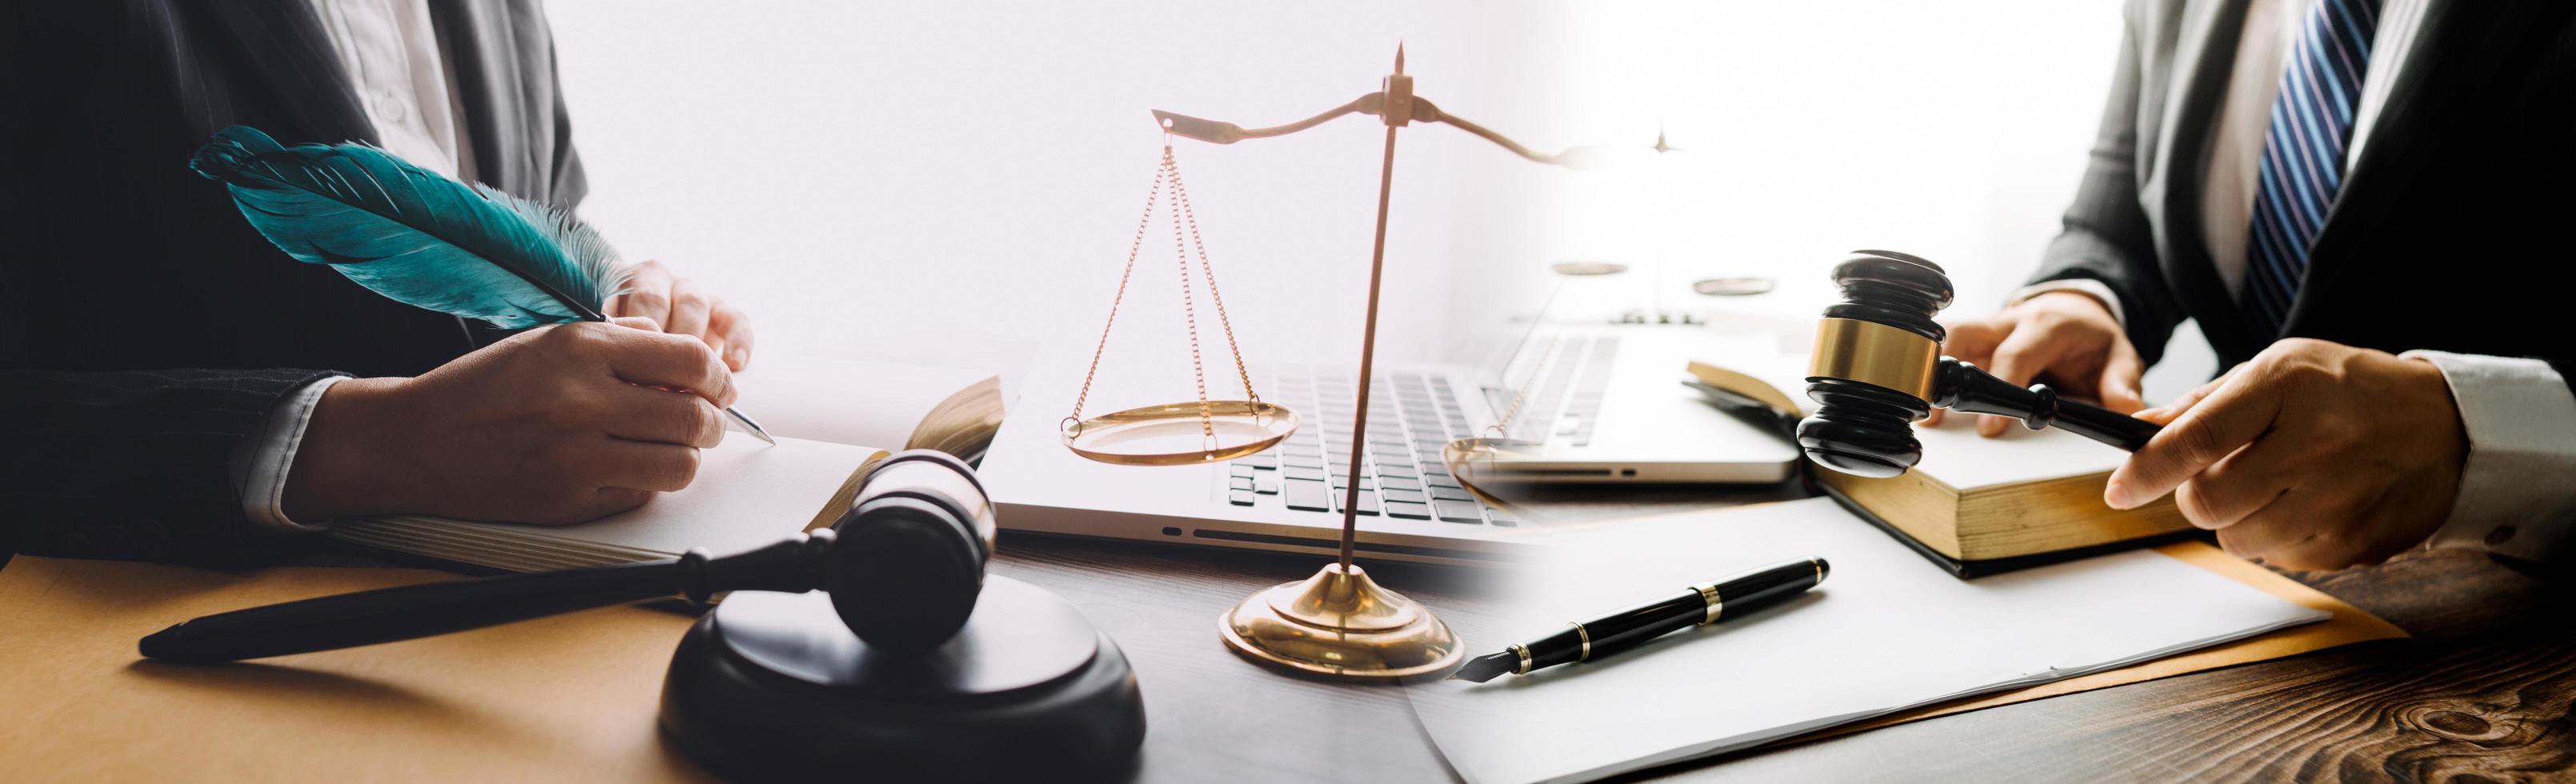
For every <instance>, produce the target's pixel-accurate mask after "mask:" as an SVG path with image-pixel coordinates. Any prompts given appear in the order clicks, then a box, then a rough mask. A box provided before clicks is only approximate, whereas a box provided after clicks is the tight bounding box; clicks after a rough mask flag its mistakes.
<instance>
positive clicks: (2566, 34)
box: [2033, 0, 2576, 378]
mask: <svg viewBox="0 0 2576 784" xmlns="http://www.w3.org/2000/svg"><path fill="white" fill-rule="evenodd" d="M2245 6H2246V0H2132V2H2130V3H2129V5H2128V8H2127V12H2126V14H2127V34H2126V36H2125V37H2124V39H2123V43H2122V45H2121V52H2120V62H2119V68H2118V70H2117V73H2116V75H2115V76H2114V77H2113V79H2112V82H2111V96H2110V105H2109V106H2108V107H2107V108H2106V109H2105V110H2104V112H2103V117H2102V129H2101V135H2100V137H2099V139H2098V140H2097V141H2096V142H2095V144H2094V148H2093V156H2092V163H2091V165H2090V167H2088V168H2087V170H2086V171H2085V174H2084V180H2083V183H2082V185H2081V187H2080V188H2079V189H2078V190H2077V192H2076V197H2075V203H2074V205H2073V206H2072V207H2071V208H2069V209H2068V210H2067V213H2066V226H2065V232H2064V233H2063V234H2062V235H2060V236H2059V237H2058V238H2057V239H2056V240H2055V241H2054V242H2053V243H2051V244H2050V245H2049V248H2048V250H2047V253H2046V255H2045V257H2044V260H2043V262H2042V265H2041V269H2040V271H2039V274H2038V275H2037V276H2035V277H2034V278H2033V281H2034V282H2038V281H2048V280H2060V279H2066V278H2091V279H2095V280H2099V281H2101V282H2102V283H2104V284H2105V285H2107V286H2109V287H2110V288H2111V290H2112V291H2113V292H2115V293H2117V294H2118V296H2119V298H2120V307H2121V309H2122V310H2123V311H2125V316H2126V317H2127V319H2128V330H2129V336H2130V339H2131V340H2132V341H2134V342H2135V343H2136V344H2137V346H2138V348H2139V350H2140V351H2142V352H2144V353H2145V355H2146V357H2147V359H2148V360H2149V361H2151V362H2152V361H2154V360H2155V359H2157V358H2158V357H2159V356H2160V355H2161V354H2162V352H2163V349H2164V345H2165V342H2166V341H2167V340H2168V339H2169V338H2171V336H2172V334H2173V330H2174V328H2175V327H2176V326H2178V325H2180V324H2181V323H2182V321H2183V320H2185V319H2194V320H2197V321H2198V322H2199V324H2200V328H2201V331H2202V332H2203V333H2204V334H2206V335H2207V336H2208V338H2209V342H2210V344H2211V345H2212V346H2213V347H2215V348H2216V349H2217V352H2218V355H2219V357H2220V359H2221V360H2222V363H2223V364H2222V365H2221V367H2226V366H2232V365H2234V364H2236V363H2238V362H2242V361H2244V360H2246V359H2248V358H2250V357H2252V356H2253V355H2254V354H2255V353H2257V352H2260V351H2261V350H2262V349H2263V347H2264V346H2267V345H2270V344H2271V342H2272V341H2273V340H2274V339H2276V338H2279V337H2284V336H2295V337H2313V338H2319V339H2324V340H2331V341H2335V342H2338V343H2344V344H2347V345H2355V346H2364V347H2370V348H2376V349H2382V350H2387V351H2404V350H2408V349H2419V348H2420V349H2439V350H2445V351H2456V352H2463V353H2474V354H2493V355H2503V356H2524V357H2537V358H2542V359H2548V360H2552V361H2554V362H2558V363H2559V369H2560V372H2561V373H2562V374H2563V375H2568V376H2570V377H2571V378H2576V373H2570V372H2568V371H2569V370H2570V367H2569V365H2568V364H2566V361H2567V360H2570V359H2576V318H2570V317H2569V316H2568V312H2569V310H2570V309H2571V308H2576V179H2571V175H2576V155H2571V154H2570V152H2571V147H2576V4H2571V3H2567V2H2563V0H2448V2H2439V3H2434V4H2433V5H2432V6H2431V7H2430V8H2429V9H2428V10H2427V14H2426V17H2425V19H2424V20H2423V27H2422V29H2421V30H2420V31H2419V33H2418V35H2419V36H2420V37H2419V38H2418V39H2417V42H2416V44H2415V48H2414V51H2413V53H2412V54H2410V55H2409V57H2410V58H2412V59H2411V60H2410V61H2409V63H2408V65H2407V67H2406V68H2405V69H2404V70H2403V72H2402V75H2401V76H2400V77H2399V81H2398V83H2397V84H2396V85H2394V86H2393V87H2392V89H2391V92H2390V94H2389V102H2388V104H2387V107H2386V108H2385V109H2384V110H2383V111H2382V113H2381V115H2380V120H2379V122H2380V125H2378V126H2377V127H2375V128H2374V129H2373V130H2372V136H2371V142H2370V145H2369V146H2368V147H2367V148H2365V149H2364V150H2363V151H2362V156H2361V159H2360V160H2359V161H2357V162H2356V163H2355V164H2354V167H2353V170H2352V172H2351V174H2350V175H2349V176H2348V177H2347V178H2346V180H2345V184H2344V186H2343V191H2342V193H2341V194H2340V195H2339V196H2338V197H2337V199H2336V202H2335V204H2334V206H2333V209H2332V210H2331V211H2330V212H2329V213H2328V215H2327V217H2326V223H2325V228H2324V229H2323V231H2322V232H2321V233H2320V234H2319V235H2318V237H2317V240H2316V244H2315V246H2314V247H2313V248H2312V252H2311V258H2310V262H2309V269H2308V272H2307V276H2306V279H2305V280H2304V281H2303V282H2302V284H2301V286H2300V288H2299V292H2298V296H2297V299H2296V301H2295V302H2294V303H2293V305H2292V307H2291V309H2290V314H2289V320H2288V323H2287V325H2286V327H2285V329H2284V333H2285V334H2284V335H2264V334H2255V333H2254V328H2253V327H2252V326H2250V325H2249V324H2248V322H2247V320H2246V319H2245V317H2244V315H2243V313H2242V311H2240V310H2239V306H2238V304H2237V303H2236V302H2235V301H2234V300H2233V299H2232V298H2230V297H2229V296H2228V295H2227V288H2226V285H2225V284H2224V283H2223V282H2222V281H2221V280H2220V278H2219V275H2218V271H2217V268H2216V267H2215V266H2214V265H2213V264H2212V263H2211V261H2210V258H2209V251H2208V249H2207V248H2206V247H2205V246H2204V245H2203V243H2202V241H2201V237H2202V236H2203V230H2202V226H2201V220H2200V216H2201V209H2200V199H2201V194H2202V192H2203V187H2202V173H2203V171H2204V170H2205V169H2206V168H2207V167H2208V156H2209V148H2210V142H2211V131H2212V130H2213V129H2212V125H2213V124H2214V123H2215V121H2216V119H2217V112H2218V107H2219V106H2220V104H2221V99H2222V98H2223V97H2224V95H2225V93H2226V90H2227V80H2228V75H2229V74H2230V72H2231V71H2232V70H2233V69H2234V68H2235V56H2236V48H2237V33H2238V32H2239V31H2240V30H2242V29H2243V27H2244V20H2245Z"/></svg>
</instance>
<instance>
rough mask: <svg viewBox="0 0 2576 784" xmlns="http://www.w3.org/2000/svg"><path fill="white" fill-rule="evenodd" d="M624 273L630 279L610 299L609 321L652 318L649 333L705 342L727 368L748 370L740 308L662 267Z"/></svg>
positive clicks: (747, 339) (745, 319) (747, 329)
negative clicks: (622, 291) (657, 330)
mask: <svg viewBox="0 0 2576 784" xmlns="http://www.w3.org/2000/svg"><path fill="white" fill-rule="evenodd" d="M628 269H629V270H630V271H632V272H633V273H634V276H633V277H632V278H630V279H629V280H628V281H627V283H626V293H624V294H620V295H617V296H615V297H611V298H609V300H608V307H607V308H606V310H605V312H606V313H607V314H608V315H609V316H610V317H627V318H645V319H651V320H652V321H653V324H654V326H653V327H651V328H652V329H659V330H661V331H663V332H668V333H671V334H673V335H687V336H689V337H693V338H697V339H699V340H703V341H706V344H707V347H708V348H712V349H715V351H716V356H719V357H723V358H724V363H725V366H726V367H729V368H732V369H734V370H741V369H743V368H747V367H750V366H751V318H750V317H749V316H745V315H743V313H742V309H740V308H736V307H734V306H732V305H728V304H725V301H724V298H723V297H719V296H716V295H713V294H709V293H707V292H706V290H705V289H703V288H699V287H698V284H697V283H696V282H695V281H691V280H689V279H688V278H683V277H680V276H677V275H673V274H671V268H670V267H667V266H664V265H663V264H662V262H659V261H646V262H644V263H641V264H637V265H634V266H632V267H629V268H628Z"/></svg>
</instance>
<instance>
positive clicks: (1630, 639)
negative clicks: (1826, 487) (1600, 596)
mask: <svg viewBox="0 0 2576 784" xmlns="http://www.w3.org/2000/svg"><path fill="white" fill-rule="evenodd" d="M1833 571H1834V568H1833V567H1832V566H1830V565H1827V564H1826V563H1825V559H1822V558H1801V559H1798V560H1795V561H1782V562H1780V563H1776V564H1772V565H1770V566H1765V567H1762V568H1760V569H1755V570H1753V571H1750V572H1745V573H1743V574H1740V575H1736V576H1734V577H1729V578H1727V579H1724V580H1719V581H1717V582H1712V583H1702V584H1699V585H1694V586H1691V587H1689V588H1685V589H1682V592H1681V594H1680V595H1678V596H1673V597H1671V598H1666V599H1657V600H1655V601H1651V602H1647V603H1645V604H1640V605H1637V606H1635V607H1630V608H1628V609H1625V610H1621V611H1619V612H1615V613H1611V614H1609V615H1605V616H1602V617H1599V618H1595V619H1592V620H1589V621H1585V622H1582V623H1575V624H1569V625H1570V626H1571V627H1572V628H1569V629H1566V630H1565V631H1561V632H1557V633H1556V634H1553V635H1550V636H1547V637H1543V638H1540V639H1537V640H1532V641H1530V642H1526V643H1516V644H1513V645H1512V646H1511V647H1509V648H1505V649H1503V651H1502V652H1501V653H1491V654H1486V655H1484V656H1478V657H1476V658H1474V659H1471V660H1469V661H1468V662H1467V666H1464V667H1460V668H1458V672H1456V673H1454V674H1452V675H1450V676H1449V677H1450V678H1451V679H1454V680H1468V681H1475V682H1477V683H1483V682H1486V681H1489V680H1493V679H1494V676H1496V675H1501V674H1503V673H1506V672H1508V673H1512V674H1514V675H1528V674H1530V673H1531V672H1532V671H1534V670H1537V669H1539V668H1541V667H1553V666H1556V665H1559V664H1570V663H1573V662H1579V661H1584V660H1587V659H1590V658H1592V657H1594V656H1602V655H1607V654H1612V653H1618V652H1620V651H1624V650H1627V649H1629V648H1634V647H1637V645H1638V644H1640V643H1643V642H1645V641H1647V640H1651V639H1654V638H1657V637H1661V636H1664V635H1666V634H1671V633H1673V632H1675V631H1679V630H1681V629H1683V628H1685V627H1690V626H1706V625H1708V624H1712V623H1716V622H1718V621H1720V620H1723V619H1726V618H1729V617H1734V616H1740V615H1743V614H1744V613H1747V612H1751V611H1754V610H1758V609H1761V608H1764V607H1768V606H1771V605H1773V604H1778V603H1780V601H1781V600H1783V599H1787V598H1789V597H1792V596H1796V595H1798V594H1800V593H1803V592H1805V591H1806V590H1807V589H1809V588H1814V587H1816V586H1818V585H1822V584H1824V582H1825V575H1828V574H1832V573H1833ZM1730 613H1732V614H1733V615H1730Z"/></svg>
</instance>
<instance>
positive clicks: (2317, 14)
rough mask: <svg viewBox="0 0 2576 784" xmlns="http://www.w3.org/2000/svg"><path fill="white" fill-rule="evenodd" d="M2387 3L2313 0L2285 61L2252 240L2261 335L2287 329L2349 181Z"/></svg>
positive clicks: (2251, 295)
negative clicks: (2347, 164)
mask: <svg viewBox="0 0 2576 784" xmlns="http://www.w3.org/2000/svg"><path fill="white" fill-rule="evenodd" d="M2379 1H2380V0H2312V3H2311V5H2310V6H2309V9H2308V13H2307V14H2306V19H2305V21H2304V22H2303V23H2302V26H2301V28H2300V30H2299V39H2298V43H2297V45H2296V46H2294V47H2293V48H2292V49H2291V52H2290V56H2289V58H2288V61H2287V62H2286V63H2285V64H2284V66H2285V67H2284V68H2283V69H2282V74H2281V94H2280V97H2278V98H2275V99H2273V101H2272V127H2271V130H2270V132H2269V133H2267V134H2266V135H2265V136H2264V139H2263V171H2262V176H2261V184H2260V185H2259V186H2257V188H2256V189H2255V192H2254V213H2253V214H2252V215H2251V216H2248V219H2249V222H2251V223H2252V224H2253V225H2252V231H2251V234H2249V235H2248V238H2247V241H2246V243H2245V245H2246V247H2245V261H2246V263H2245V292H2244V297H2245V302H2244V305H2245V313H2246V315H2247V316H2248V317H2250V318H2251V319H2252V321H2253V322H2254V327H2255V329H2256V330H2257V331H2258V332H2259V333H2260V334H2263V335H2266V336H2273V335H2279V334H2281V328H2282V322H2283V321H2284V320H2286V319H2287V318H2288V317H2289V313H2290V302H2291V298H2292V297H2293V296H2295V295H2296V294H2297V293H2298V291H2299V280H2300V279H2301V278H2302V277H2305V276H2306V275H2307V271H2308V249H2309V246H2310V245H2311V244H2313V243H2314V242H2315V241H2316V238H2317V231H2318V230H2319V229H2322V228H2324V227H2325V224H2326V210H2327V209H2329V208H2331V207H2333V206H2334V201H2335V194H2336V192H2338V191H2340V190H2342V188H2343V175H2344V167H2343V162H2344V157H2345V156H2344V145H2345V144H2346V143H2348V142H2350V141H2351V140H2352V118H2353V109H2354V108H2355V107H2357V106H2359V105H2360V104H2361V75H2362V73H2363V72H2364V70H2365V68H2366V66H2368V65H2369V63H2370V39H2371V32H2372V31H2373V30H2375V29H2377V28H2378V26H2379Z"/></svg>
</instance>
